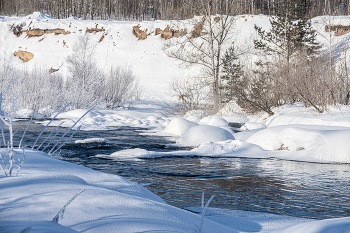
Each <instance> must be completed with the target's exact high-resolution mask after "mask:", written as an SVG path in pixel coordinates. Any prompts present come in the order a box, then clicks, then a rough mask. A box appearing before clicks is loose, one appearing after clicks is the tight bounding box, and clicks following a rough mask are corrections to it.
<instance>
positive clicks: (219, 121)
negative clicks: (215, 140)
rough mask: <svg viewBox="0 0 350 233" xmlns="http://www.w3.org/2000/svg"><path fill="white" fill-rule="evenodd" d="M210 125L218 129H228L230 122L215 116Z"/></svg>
mask: <svg viewBox="0 0 350 233" xmlns="http://www.w3.org/2000/svg"><path fill="white" fill-rule="evenodd" d="M208 125H212V126H216V127H227V126H228V122H227V121H226V120H225V119H223V118H221V117H218V116H213V117H212V118H211V119H210V121H209V122H208Z"/></svg>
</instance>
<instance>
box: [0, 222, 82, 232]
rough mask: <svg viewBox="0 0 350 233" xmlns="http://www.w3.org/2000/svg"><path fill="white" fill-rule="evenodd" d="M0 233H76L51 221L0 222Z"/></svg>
mask: <svg viewBox="0 0 350 233" xmlns="http://www.w3.org/2000/svg"><path fill="white" fill-rule="evenodd" d="M0 226H1V232H55V233H74V232H77V231H75V230H73V229H71V228H69V227H65V226H62V225H60V224H57V223H55V222H52V221H23V220H21V221H13V220H7V221H0Z"/></svg>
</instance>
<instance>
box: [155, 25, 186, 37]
mask: <svg viewBox="0 0 350 233" xmlns="http://www.w3.org/2000/svg"><path fill="white" fill-rule="evenodd" d="M155 34H156V35H159V34H160V37H162V38H164V39H166V40H168V39H171V38H173V37H183V36H184V35H186V34H187V30H186V29H181V30H174V29H170V27H169V25H167V27H166V28H165V29H164V30H162V29H160V28H156V33H155Z"/></svg>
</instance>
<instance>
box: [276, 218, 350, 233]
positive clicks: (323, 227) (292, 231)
mask: <svg viewBox="0 0 350 233" xmlns="http://www.w3.org/2000/svg"><path fill="white" fill-rule="evenodd" d="M349 229H350V218H349V217H348V218H336V219H326V220H320V221H314V222H308V223H301V224H297V225H293V226H291V227H287V228H284V229H278V230H275V231H271V233H305V232H307V233H328V232H329V233H330V232H331V233H348V232H350V230H349Z"/></svg>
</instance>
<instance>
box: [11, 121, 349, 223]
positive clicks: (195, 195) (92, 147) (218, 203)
mask: <svg viewBox="0 0 350 233" xmlns="http://www.w3.org/2000/svg"><path fill="white" fill-rule="evenodd" d="M26 124H27V121H21V122H16V123H15V126H14V128H15V130H18V132H17V133H16V134H15V142H19V140H20V137H21V136H22V133H23V131H24V129H25V127H26ZM42 129H43V126H41V125H39V124H32V125H31V126H30V128H29V130H28V132H27V136H26V138H25V141H24V146H28V147H29V146H32V145H33V142H34V141H35V139H36V137H37V136H38V135H39V133H40V132H41V130H42ZM52 129H53V127H51V128H49V129H46V131H45V133H44V135H43V136H42V139H44V138H45V137H46V136H47V135H48V133H49V132H50V131H51V130H52ZM139 130H141V129H137V128H127V127H121V128H116V129H115V130H109V131H90V132H88V131H81V132H78V133H77V134H76V135H75V136H74V138H73V140H72V143H70V144H67V145H66V146H64V147H63V150H62V153H61V154H60V156H59V157H57V156H56V157H57V158H58V159H61V160H64V161H68V162H71V163H76V164H79V165H82V166H85V167H89V168H92V169H94V170H98V171H102V172H105V173H111V174H116V175H121V176H123V177H125V178H127V179H129V180H132V181H135V182H137V183H139V184H142V185H143V186H145V187H146V188H147V189H149V190H150V191H152V192H154V193H156V194H157V195H159V196H160V197H161V198H163V199H164V200H165V201H166V202H167V203H168V204H170V205H173V206H177V207H180V208H184V207H191V206H200V204H201V193H202V192H205V194H206V197H207V198H209V197H210V196H211V195H215V198H214V200H213V201H212V202H211V204H210V207H216V208H225V209H238V210H248V211H258V212H268V213H275V214H283V215H290V216H296V217H306V218H314V219H325V218H333V217H344V216H349V215H350V182H349V180H350V179H349V178H350V164H318V163H305V162H293V161H283V160H277V159H248V158H202V157H195V156H191V157H176V156H173V157H165V158H156V159H137V160H105V159H98V158H96V157H95V155H96V154H107V155H108V154H112V153H113V152H116V151H119V150H123V149H132V148H142V149H147V150H152V151H172V150H179V148H176V147H173V146H171V143H172V142H171V141H169V140H167V138H164V137H157V136H144V135H140V134H139ZM95 137H98V138H105V139H108V140H109V141H110V143H91V144H75V143H74V141H75V140H77V139H86V138H95ZM41 142H42V140H41V141H40V143H41ZM169 144H170V145H169Z"/></svg>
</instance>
